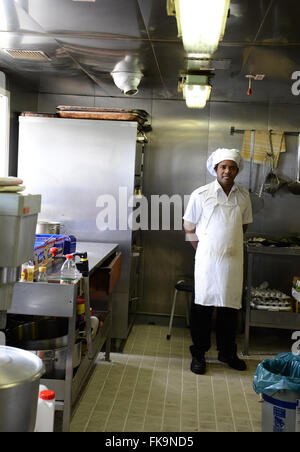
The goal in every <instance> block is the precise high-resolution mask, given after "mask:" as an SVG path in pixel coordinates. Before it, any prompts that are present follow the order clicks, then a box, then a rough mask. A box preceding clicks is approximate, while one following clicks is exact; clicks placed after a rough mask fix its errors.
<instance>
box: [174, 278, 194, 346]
mask: <svg viewBox="0 0 300 452" xmlns="http://www.w3.org/2000/svg"><path fill="white" fill-rule="evenodd" d="M178 292H186V295H187V298H186V323H187V326H190V298H191V297H190V296H189V295H192V294H193V293H194V282H193V281H192V280H191V279H180V280H179V281H177V283H176V284H175V292H174V297H173V304H172V309H171V316H170V323H169V331H168V334H167V339H168V340H169V339H170V338H171V330H172V324H173V318H174V313H175V307H176V301H177V294H178Z"/></svg>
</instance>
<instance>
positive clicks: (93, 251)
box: [76, 242, 119, 274]
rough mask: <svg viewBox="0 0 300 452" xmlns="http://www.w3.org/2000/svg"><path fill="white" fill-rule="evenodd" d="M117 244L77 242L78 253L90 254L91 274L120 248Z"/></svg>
mask: <svg viewBox="0 0 300 452" xmlns="http://www.w3.org/2000/svg"><path fill="white" fill-rule="evenodd" d="M118 246H119V245H118V244H116V243H95V242H77V246H76V252H77V253H84V252H85V251H86V252H87V253H88V260H89V273H90V274H91V273H93V272H94V271H95V269H96V268H98V267H100V266H101V265H102V264H103V262H104V261H105V260H106V259H107V258H108V257H109V256H110V255H111V254H112V253H113V252H114V251H116V249H117V248H118Z"/></svg>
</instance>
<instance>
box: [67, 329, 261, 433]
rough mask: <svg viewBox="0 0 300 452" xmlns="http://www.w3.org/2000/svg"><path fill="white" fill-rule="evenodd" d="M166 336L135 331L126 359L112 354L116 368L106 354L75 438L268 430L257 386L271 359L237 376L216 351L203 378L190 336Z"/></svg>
mask: <svg viewBox="0 0 300 452" xmlns="http://www.w3.org/2000/svg"><path fill="white" fill-rule="evenodd" d="M166 334H167V327H166V326H158V325H134V326H133V329H132V331H131V334H130V336H129V338H128V340H127V342H126V345H125V348H124V350H123V353H112V354H111V362H105V361H104V360H103V356H102V354H100V355H99V358H98V361H97V366H96V369H95V371H94V373H93V375H92V377H91V379H90V381H89V383H88V385H87V387H86V389H85V392H84V393H83V396H82V398H81V400H80V402H79V404H78V406H77V409H76V411H75V413H74V416H73V419H72V423H71V431H72V432H141V431H142V432H143V431H144V432H201V431H206V432H259V431H261V404H260V402H259V396H258V395H257V394H256V393H255V392H254V391H253V389H252V381H253V375H254V373H255V370H256V367H257V364H258V363H259V362H260V361H261V360H262V359H264V358H265V357H266V356H264V355H258V354H256V355H253V356H252V355H251V356H249V357H247V366H248V370H247V371H245V372H237V371H235V370H232V369H230V368H229V367H228V366H227V365H226V364H223V363H220V362H219V361H218V360H217V352H216V351H215V350H214V347H212V349H211V351H210V352H209V353H208V354H207V362H208V370H207V373H206V374H205V375H195V374H193V373H192V372H191V371H190V362H191V357H190V352H189V345H190V333H189V330H188V329H187V328H173V331H172V337H171V340H170V341H167V340H166ZM240 340H242V338H240ZM240 345H241V344H240ZM241 348H242V347H241V346H239V350H241ZM268 349H269V348H268Z"/></svg>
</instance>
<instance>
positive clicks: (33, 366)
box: [0, 345, 44, 389]
mask: <svg viewBox="0 0 300 452" xmlns="http://www.w3.org/2000/svg"><path fill="white" fill-rule="evenodd" d="M43 372H44V366H43V362H42V360H41V359H40V358H39V357H38V356H36V355H34V354H33V353H30V352H28V351H26V350H21V349H20V348H15V347H7V346H4V345H3V346H0V389H1V388H2V389H3V388H4V387H8V386H13V385H16V384H21V383H24V382H26V381H32V380H33V379H35V378H37V377H39V376H41V375H42V374H43Z"/></svg>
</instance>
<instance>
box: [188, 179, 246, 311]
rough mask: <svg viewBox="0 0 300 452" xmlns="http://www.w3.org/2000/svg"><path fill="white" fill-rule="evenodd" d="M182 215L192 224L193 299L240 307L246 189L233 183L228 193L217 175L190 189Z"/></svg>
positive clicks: (204, 302) (199, 301)
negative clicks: (195, 240)
mask: <svg viewBox="0 0 300 452" xmlns="http://www.w3.org/2000/svg"><path fill="white" fill-rule="evenodd" d="M183 219H184V220H185V221H188V222H190V223H193V224H194V225H195V227H196V235H197V238H198V241H199V242H198V246H197V251H196V255H195V303H196V304H201V305H205V306H223V307H224V306H225V307H229V308H235V309H240V308H241V300H242V290H243V255H244V253H243V229H242V226H243V224H249V223H252V221H253V218H252V207H251V201H250V197H249V192H248V190H246V189H245V188H243V187H241V186H238V185H236V184H234V185H233V187H232V189H231V191H230V193H229V195H228V197H227V195H226V193H225V192H224V190H223V189H222V187H221V185H220V184H219V182H218V181H217V179H216V180H215V181H214V182H212V183H210V184H207V185H205V186H203V187H199V188H197V189H196V190H194V191H193V193H192V194H191V197H190V200H189V202H188V205H187V208H186V211H185V214H184V217H183Z"/></svg>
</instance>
